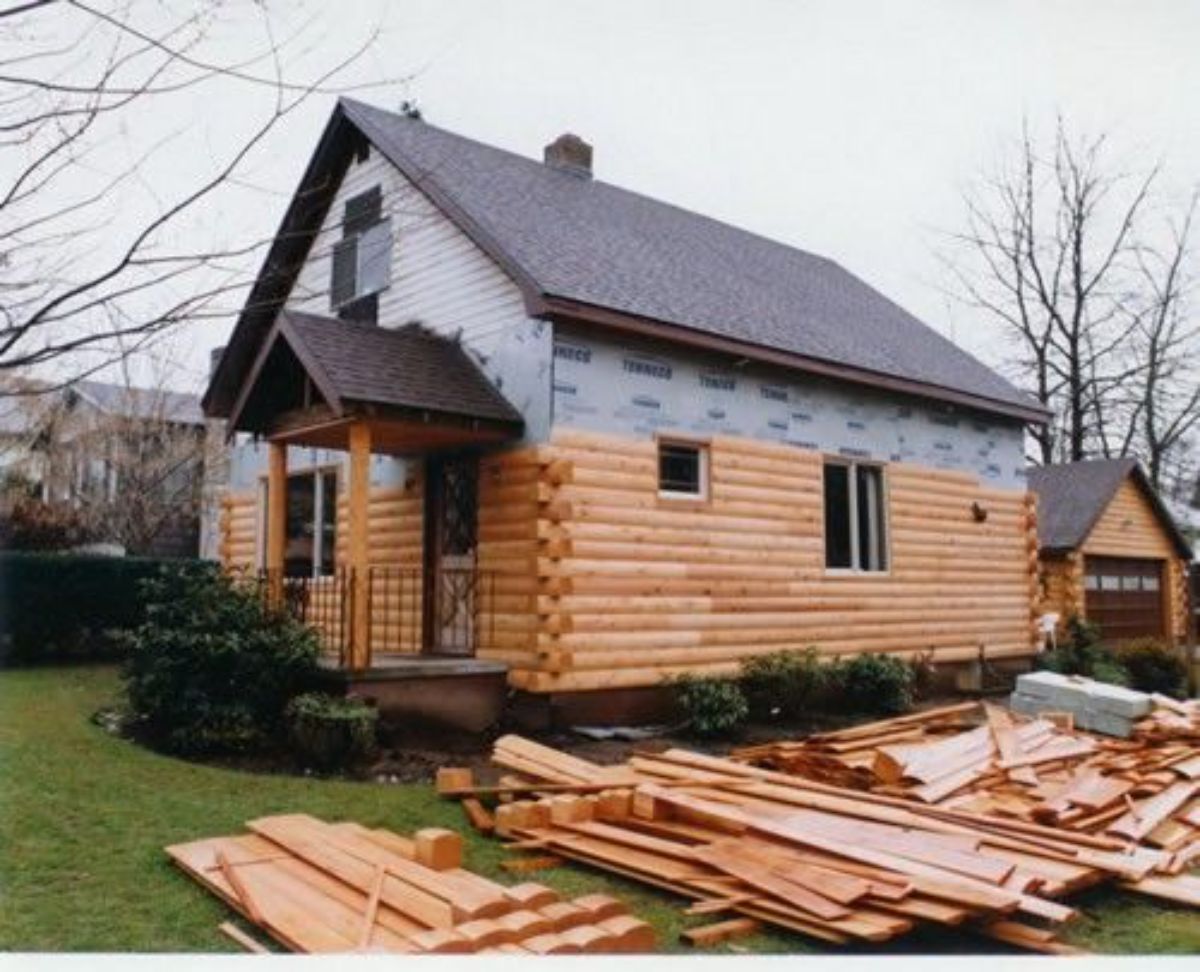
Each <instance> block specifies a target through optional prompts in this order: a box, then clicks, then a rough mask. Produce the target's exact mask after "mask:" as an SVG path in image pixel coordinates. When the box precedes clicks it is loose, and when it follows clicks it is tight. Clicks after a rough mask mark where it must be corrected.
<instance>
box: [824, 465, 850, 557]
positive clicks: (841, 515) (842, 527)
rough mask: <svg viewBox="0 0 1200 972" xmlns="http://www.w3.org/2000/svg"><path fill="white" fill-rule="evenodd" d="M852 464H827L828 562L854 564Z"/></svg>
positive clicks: (826, 533)
mask: <svg viewBox="0 0 1200 972" xmlns="http://www.w3.org/2000/svg"><path fill="white" fill-rule="evenodd" d="M850 534H851V525H850V467H849V466H842V465H838V464H835V463H829V464H827V465H826V466H825V566H826V567H839V568H848V567H853V566H854V558H853V545H852V543H851V540H850Z"/></svg>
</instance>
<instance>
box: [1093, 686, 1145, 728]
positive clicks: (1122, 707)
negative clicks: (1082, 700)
mask: <svg viewBox="0 0 1200 972" xmlns="http://www.w3.org/2000/svg"><path fill="white" fill-rule="evenodd" d="M1088 695H1089V700H1088V707H1089V708H1091V709H1094V710H1096V711H1098V712H1107V713H1111V714H1112V715H1118V716H1124V717H1125V718H1126V719H1140V718H1141V717H1142V716H1144V715H1146V714H1147V713H1148V712H1149V711H1150V709H1151V701H1150V696H1149V695H1147V694H1146V693H1145V692H1135V691H1134V690H1133V689H1127V688H1125V687H1124V686H1121V685H1106V684H1105V683H1104V682H1091V683H1090V684H1089V685H1088Z"/></svg>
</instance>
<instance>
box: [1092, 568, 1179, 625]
mask: <svg viewBox="0 0 1200 972" xmlns="http://www.w3.org/2000/svg"><path fill="white" fill-rule="evenodd" d="M1162 574H1163V562H1162V561H1161V560H1133V559H1128V558H1118V557H1088V558H1086V560H1085V561H1084V578H1083V586H1084V591H1085V594H1084V605H1085V610H1086V613H1087V619H1088V620H1089V621H1091V622H1092V623H1093V624H1098V625H1100V633H1101V635H1102V636H1103V637H1104V640H1105V641H1123V640H1125V639H1126V638H1139V637H1142V636H1145V635H1149V636H1153V637H1161V636H1162V635H1163V634H1165V633H1166V626H1165V625H1164V624H1163V589H1162Z"/></svg>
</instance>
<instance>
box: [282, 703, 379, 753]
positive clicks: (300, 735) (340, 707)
mask: <svg viewBox="0 0 1200 972" xmlns="http://www.w3.org/2000/svg"><path fill="white" fill-rule="evenodd" d="M285 715H286V718H287V726H288V739H289V740H290V742H291V744H292V747H293V749H294V750H295V752H296V755H297V757H298V758H299V759H300V761H301V762H302V763H303V764H304V765H305V766H312V767H313V768H315V769H318V770H320V771H322V772H330V771H331V770H338V769H350V768H352V767H354V766H357V765H360V764H361V763H363V762H364V761H365V760H366V759H367V758H368V757H369V756H370V755H371V754H372V753H373V752H374V751H375V728H376V726H377V724H378V722H379V712H378V710H377V709H375V708H374V707H373V706H370V705H368V704H367V703H366V702H364V701H363V700H361V699H357V698H342V697H340V696H336V695H325V694H323V693H321V692H308V693H305V694H304V695H297V696H296V697H295V698H294V699H292V701H291V702H289V703H288V705H287V710H286V713H285Z"/></svg>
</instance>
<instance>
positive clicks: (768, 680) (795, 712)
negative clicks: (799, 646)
mask: <svg viewBox="0 0 1200 972" xmlns="http://www.w3.org/2000/svg"><path fill="white" fill-rule="evenodd" d="M740 682H741V686H742V690H743V692H744V693H745V696H746V701H747V703H748V704H749V707H750V712H751V714H752V715H753V716H754V717H755V718H756V719H777V718H784V719H794V718H796V717H797V716H799V715H802V714H803V713H804V712H805V711H807V710H809V709H810V708H811V707H812V704H813V702H814V701H815V700H816V699H817V698H818V696H819V695H820V693H821V690H822V688H823V687H824V685H825V666H824V665H823V664H822V662H821V658H820V655H819V654H818V653H817V649H816V648H807V649H805V650H804V651H775V652H771V653H770V654H768V655H758V656H756V657H754V658H749V659H747V660H746V661H744V662H743V663H742V666H741V675H740Z"/></svg>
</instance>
